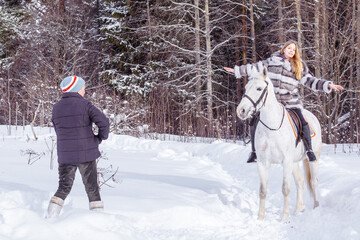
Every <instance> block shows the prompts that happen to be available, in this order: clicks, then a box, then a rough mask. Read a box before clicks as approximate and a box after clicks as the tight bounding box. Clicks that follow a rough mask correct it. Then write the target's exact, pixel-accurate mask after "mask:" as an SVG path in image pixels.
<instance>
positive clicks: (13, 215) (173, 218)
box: [0, 126, 360, 240]
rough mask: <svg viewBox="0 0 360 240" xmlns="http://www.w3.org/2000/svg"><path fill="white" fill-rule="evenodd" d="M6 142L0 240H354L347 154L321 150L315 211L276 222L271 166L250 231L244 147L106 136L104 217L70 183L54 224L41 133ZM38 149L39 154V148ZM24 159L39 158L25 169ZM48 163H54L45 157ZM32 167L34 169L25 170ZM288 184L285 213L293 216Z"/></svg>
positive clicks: (357, 186) (254, 189)
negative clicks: (262, 207)
mask: <svg viewBox="0 0 360 240" xmlns="http://www.w3.org/2000/svg"><path fill="white" fill-rule="evenodd" d="M36 133H37V135H38V137H39V139H38V140H37V141H35V140H34V137H33V135H32V133H31V130H30V128H29V127H27V128H26V130H25V131H24V130H23V129H22V127H20V128H18V130H16V131H15V128H14V127H13V129H12V135H11V136H8V134H7V130H6V126H0V152H1V156H0V240H7V239H34V240H42V239H44V240H45V239H46V240H48V239H52V240H64V239H66V240H72V239H76V240H82V239H87V240H92V239H94V240H99V239H106V240H112V239H114V240H127V239H129V240H130V239H131V240H132V239H139V240H146V239H152V240H161V239H166V240H170V239H176V240H177V239H194V240H201V239H204V240H205V239H206V240H210V239H214V240H221V239H276V240H279V239H291V240H297V239H298V240H300V239H301V240H304V239H305V240H308V239H360V156H359V153H360V152H359V148H358V147H357V146H356V145H353V146H351V148H352V149H351V151H350V149H349V147H348V146H342V145H340V146H337V148H336V149H335V148H334V146H333V145H324V146H323V152H322V156H321V159H320V165H319V166H320V167H319V176H318V180H319V193H320V207H318V208H317V209H312V199H311V197H310V194H309V193H308V192H307V191H305V194H304V204H305V207H306V209H305V211H304V212H303V213H301V214H299V215H294V214H293V213H292V214H291V215H290V218H289V221H288V222H286V223H282V222H280V218H281V214H282V205H283V197H282V193H281V184H282V181H281V179H282V169H281V167H280V166H279V165H273V166H272V168H271V174H270V178H269V186H268V195H267V201H266V216H265V220H264V221H257V220H256V218H257V211H258V189H259V183H258V182H259V181H258V175H257V169H256V164H247V163H246V159H247V157H248V154H249V151H250V147H249V146H243V145H242V144H234V143H226V142H224V141H214V142H213V143H211V144H206V143H181V142H175V141H159V140H147V139H139V138H134V137H130V136H123V135H114V134H111V135H110V137H109V139H108V140H107V141H104V142H103V144H102V145H101V150H102V151H103V153H104V156H105V158H104V159H101V160H100V162H99V167H102V168H104V169H107V171H108V173H107V174H105V175H106V176H105V178H108V177H109V176H110V175H111V174H112V173H114V171H115V170H116V169H117V168H118V172H117V173H116V175H115V179H114V180H116V182H114V181H112V180H111V179H110V180H109V181H107V182H106V183H107V184H108V185H109V186H105V185H103V186H102V189H101V195H102V199H103V201H104V204H105V211H104V212H92V211H89V210H88V200H87V197H86V194H85V190H84V187H83V184H82V182H81V178H80V176H79V174H78V175H77V177H76V180H75V183H74V187H73V189H72V192H71V193H70V195H69V197H68V198H67V199H66V201H65V206H64V208H63V211H62V213H61V215H60V217H58V218H56V219H45V218H44V213H45V211H46V208H47V205H48V201H49V199H50V197H51V196H52V195H53V194H54V192H55V191H56V188H57V180H58V175H57V161H56V158H55V164H54V169H53V170H50V167H49V166H50V151H49V150H48V147H47V144H48V145H49V147H50V148H51V146H50V145H51V136H54V131H53V130H52V129H49V128H42V129H41V128H36ZM46 143H47V144H46ZM29 152H33V153H37V154H40V156H41V154H43V155H42V156H41V157H40V159H39V160H37V161H35V159H34V160H31V161H30V162H31V163H32V164H28V159H29V156H30V155H29ZM55 157H56V156H55ZM34 161H35V162H34ZM295 199H296V189H295V185H294V183H292V187H291V193H290V208H291V211H292V212H293V211H294V209H295Z"/></svg>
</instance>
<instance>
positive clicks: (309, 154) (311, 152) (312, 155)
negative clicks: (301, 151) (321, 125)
mask: <svg viewBox="0 0 360 240" xmlns="http://www.w3.org/2000/svg"><path fill="white" fill-rule="evenodd" d="M306 155H307V156H308V159H309V161H310V162H313V161H316V156H315V153H314V152H313V150H309V151H307V152H306Z"/></svg>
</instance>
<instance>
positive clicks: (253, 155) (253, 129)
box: [247, 125, 256, 163]
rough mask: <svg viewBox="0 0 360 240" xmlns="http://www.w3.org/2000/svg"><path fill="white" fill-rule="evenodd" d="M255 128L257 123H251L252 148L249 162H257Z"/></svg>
mask: <svg viewBox="0 0 360 240" xmlns="http://www.w3.org/2000/svg"><path fill="white" fill-rule="evenodd" d="M255 130H256V125H255V126H254V125H250V140H251V150H252V152H251V153H250V156H249V159H248V160H247V163H252V162H256V151H255V144H254V143H255Z"/></svg>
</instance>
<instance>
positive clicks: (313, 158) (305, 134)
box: [302, 124, 316, 161]
mask: <svg viewBox="0 0 360 240" xmlns="http://www.w3.org/2000/svg"><path fill="white" fill-rule="evenodd" d="M302 140H303V142H304V145H305V149H306V155H307V156H308V159H309V161H316V156H315V154H314V151H313V150H312V145H311V136H310V127H309V124H306V125H304V126H303V139H302Z"/></svg>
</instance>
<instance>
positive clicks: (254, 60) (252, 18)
mask: <svg viewBox="0 0 360 240" xmlns="http://www.w3.org/2000/svg"><path fill="white" fill-rule="evenodd" d="M249 4H250V20H251V30H250V34H251V42H252V58H251V59H252V62H253V63H254V62H256V45H255V22H254V8H253V0H250V3H249Z"/></svg>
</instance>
